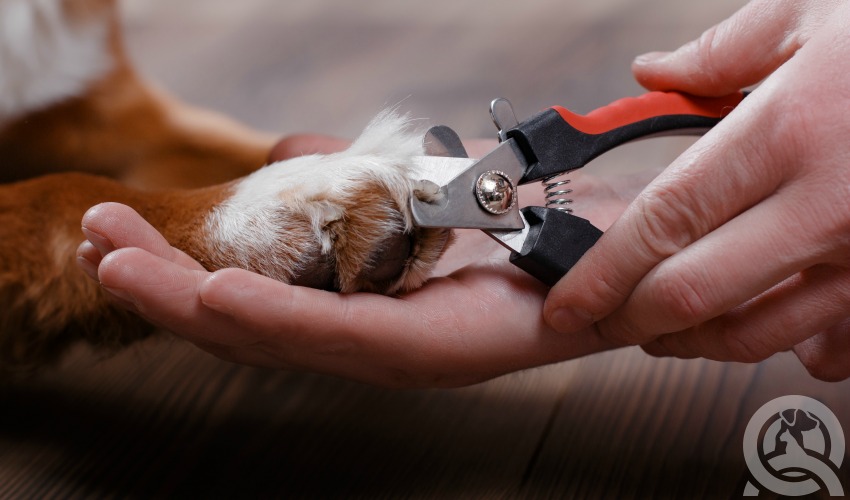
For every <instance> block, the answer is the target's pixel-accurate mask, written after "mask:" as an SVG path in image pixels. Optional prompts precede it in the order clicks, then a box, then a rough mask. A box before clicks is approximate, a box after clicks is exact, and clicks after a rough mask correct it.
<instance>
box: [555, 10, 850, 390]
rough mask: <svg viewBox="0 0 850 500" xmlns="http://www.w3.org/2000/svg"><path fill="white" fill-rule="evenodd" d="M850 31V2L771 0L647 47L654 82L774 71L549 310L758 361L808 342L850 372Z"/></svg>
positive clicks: (578, 327) (629, 217) (674, 169)
mask: <svg viewBox="0 0 850 500" xmlns="http://www.w3.org/2000/svg"><path fill="white" fill-rule="evenodd" d="M848 33H850V4H848V3H847V2H841V1H837V0H835V1H823V0H808V1H799V0H756V1H753V2H751V3H750V4H748V5H747V6H745V7H744V8H743V9H742V10H741V11H739V12H738V13H737V14H735V15H734V16H733V17H731V18H730V19H728V20H726V21H725V22H723V23H721V24H720V25H718V26H716V27H714V28H712V29H710V30H708V31H707V32H706V33H705V34H703V35H702V37H700V38H699V39H698V40H696V41H694V42H691V43H689V44H686V45H685V46H683V47H682V48H680V49H678V50H677V51H675V52H672V53H653V54H649V55H646V56H642V57H639V58H638V59H636V61H635V63H634V66H633V71H634V74H635V76H636V78H637V79H638V81H639V82H640V83H641V84H643V85H644V86H646V87H647V88H649V89H651V90H680V91H685V92H689V93H693V94H698V95H706V96H719V95H725V94H727V93H729V92H732V91H735V90H738V89H740V88H744V87H747V86H750V85H753V84H756V83H758V82H759V81H761V80H762V79H764V82H763V84H762V85H761V86H760V87H759V88H757V89H756V90H755V91H753V92H752V94H751V95H750V96H749V97H747V98H746V99H745V100H744V102H743V103H742V104H741V105H740V106H739V107H738V108H737V109H736V110H735V111H733V112H732V113H731V114H730V115H729V116H728V117H727V118H725V119H724V120H723V122H721V123H720V124H719V125H717V126H716V127H715V128H714V129H713V130H711V131H710V132H709V133H708V134H707V135H705V136H704V137H703V138H702V139H701V140H700V141H698V142H697V143H696V144H695V145H694V146H693V147H692V148H690V149H689V150H688V151H687V152H685V153H684V154H683V155H682V156H681V157H679V158H678V159H677V160H676V161H675V162H674V163H673V164H672V165H671V166H670V167H669V168H668V169H667V170H666V171H665V172H664V173H663V174H662V175H661V176H659V177H658V178H657V179H656V180H655V181H654V182H653V183H652V184H651V185H650V186H649V187H648V188H647V189H646V190H645V191H644V192H643V193H642V194H641V195H640V196H639V197H638V198H637V200H636V201H635V202H634V203H632V204H631V205H630V206H629V207H628V208H627V210H626V211H625V213H624V214H623V216H622V217H621V218H620V219H619V220H618V221H616V222H615V223H614V225H613V226H612V227H611V228H610V229H609V230H608V231H607V232H606V234H605V235H604V236H603V237H602V238H601V239H600V241H599V242H598V243H597V245H596V246H595V247H593V248H592V249H591V250H590V251H589V252H588V253H587V254H586V255H585V257H584V258H583V259H582V260H581V261H580V262H579V263H578V264H577V265H576V266H575V267H574V268H573V269H572V270H571V271H570V272H569V273H568V274H567V276H565V277H564V279H562V280H561V282H559V283H558V284H557V285H556V286H555V287H553V288H552V290H551V291H550V293H549V296H548V298H547V300H546V305H545V311H544V312H545V317H546V320H547V323H548V324H550V325H552V326H553V327H554V328H556V329H558V330H560V331H562V332H564V333H569V332H577V331H582V332H583V331H584V329H586V328H588V327H590V326H591V325H594V328H595V329H596V331H597V332H598V333H599V335H600V336H602V337H603V338H606V339H608V340H610V341H612V342H622V343H627V344H646V345H645V347H644V348H645V350H646V351H647V352H650V353H652V354H657V355H674V356H679V357H696V356H702V357H707V358H711V359H717V360H732V361H747V362H753V361H759V360H762V359H764V358H766V357H768V356H770V355H772V354H774V353H776V352H778V351H783V350H787V349H791V348H793V349H794V350H795V352H796V353H797V355H798V357H799V358H800V359H801V360H802V362H803V363H804V364H805V365H806V367H807V368H808V369H809V371H810V372H811V373H812V374H813V375H815V376H816V377H818V378H823V379H842V378H846V377H848V376H850V363H848V360H850V335H848V334H850V322H849V321H848V320H850V308H848V306H847V304H848V303H850V301H849V300H848V299H850V271H848V264H850V252H848V250H850V210H848V208H850V203H848V200H850V196H848V194H850V191H848V186H850V163H848V161H849V160H850V142H848V140H847V137H848V136H850V115H848V114H847V108H848V106H847V104H848V103H850V76H848V75H850V35H848ZM582 335H585V334H584V333H582Z"/></svg>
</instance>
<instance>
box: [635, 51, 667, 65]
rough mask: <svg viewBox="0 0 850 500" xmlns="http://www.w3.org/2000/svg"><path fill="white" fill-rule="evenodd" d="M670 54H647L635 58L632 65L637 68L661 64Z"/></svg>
mask: <svg viewBox="0 0 850 500" xmlns="http://www.w3.org/2000/svg"><path fill="white" fill-rule="evenodd" d="M670 54H672V52H647V53H646V54H641V55H639V56H637V57H635V60H634V64H635V65H637V66H649V65H652V64H658V63H660V62H663V61H664V59H666V58H667V57H669V56H670Z"/></svg>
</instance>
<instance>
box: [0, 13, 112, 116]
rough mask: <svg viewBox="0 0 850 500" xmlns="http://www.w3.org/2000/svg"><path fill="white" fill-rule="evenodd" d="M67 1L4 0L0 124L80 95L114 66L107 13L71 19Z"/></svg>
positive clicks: (0, 25) (0, 35)
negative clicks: (74, 20) (65, 9)
mask: <svg viewBox="0 0 850 500" xmlns="http://www.w3.org/2000/svg"><path fill="white" fill-rule="evenodd" d="M63 3H65V0H0V122H2V121H5V120H8V119H10V118H14V117H15V116H18V115H21V114H24V113H27V112H30V111H35V110H38V109H40V108H43V107H45V106H48V105H50V104H54V103H56V102H58V101H61V100H63V99H66V98H68V97H71V96H74V95H78V94H80V93H81V92H83V91H84V90H85V89H86V87H87V86H88V85H90V84H91V83H92V82H93V81H94V80H95V79H97V78H98V77H101V76H103V75H104V74H105V73H106V72H107V71H108V70H109V69H110V67H111V65H112V62H113V61H112V59H111V57H110V52H109V44H108V35H109V18H108V12H104V13H103V15H102V16H101V17H99V18H98V17H94V16H92V17H87V18H86V21H85V22H83V21H76V22H72V20H70V19H69V18H68V16H67V15H66V13H65V11H64V8H63Z"/></svg>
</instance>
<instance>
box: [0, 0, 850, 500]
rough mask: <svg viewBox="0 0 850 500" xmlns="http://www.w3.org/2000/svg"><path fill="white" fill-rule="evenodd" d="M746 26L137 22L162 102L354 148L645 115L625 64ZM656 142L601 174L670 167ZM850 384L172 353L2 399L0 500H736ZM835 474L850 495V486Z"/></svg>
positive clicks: (727, 8) (614, 361)
mask: <svg viewBox="0 0 850 500" xmlns="http://www.w3.org/2000/svg"><path fill="white" fill-rule="evenodd" d="M740 3H741V2H738V1H728V0H723V1H713V2H681V1H677V0H632V1H629V0H596V1H593V2H580V1H577V0H574V1H569V0H559V1H556V0H527V1H525V2H493V1H492V0H490V1H486V2H485V1H473V2H398V1H394V0H379V1H363V2H331V1H330V0H311V1H309V2H280V1H277V0H240V1H239V2H233V1H229V0H181V1H180V2H173V1H170V0H133V1H128V2H126V4H125V5H126V11H125V17H126V24H127V30H128V36H129V44H130V49H131V52H132V53H133V55H134V58H135V59H136V60H137V61H138V62H139V64H140V65H141V67H142V68H143V69H144V71H145V72H146V73H147V74H148V75H150V76H151V77H152V78H154V79H155V80H157V81H159V82H160V83H161V84H162V85H163V86H165V87H167V88H170V89H171V90H173V91H175V92H176V93H178V94H179V95H181V96H182V97H184V98H185V99H188V100H190V101H192V102H195V103H198V104H202V105H206V106H209V107H213V108H217V109H220V110H222V111H224V112H227V113H229V114H231V115H234V116H237V117H239V118H241V119H243V120H244V121H246V122H248V123H250V124H253V125H255V126H258V127H262V128H266V129H269V130H274V131H278V132H280V133H289V132H295V131H303V130H313V131H320V132H326V133H332V134H337V135H341V136H352V135H354V134H356V133H357V132H358V131H359V129H360V128H361V127H362V126H363V125H364V124H365V123H366V122H367V121H368V120H369V119H370V118H371V116H372V115H374V114H375V113H376V112H377V111H379V110H380V109H381V108H382V107H384V106H386V105H393V104H398V103H401V104H400V106H401V107H402V109H404V110H408V111H410V112H411V113H412V114H413V115H414V116H419V117H424V118H428V119H429V120H431V121H432V122H434V123H436V122H441V123H446V124H449V125H451V126H453V127H454V128H455V129H456V130H458V131H459V132H461V134H462V135H464V136H467V137H470V136H479V135H491V134H492V132H493V131H494V130H493V129H492V125H491V124H490V122H489V119H488V115H487V105H488V103H489V101H490V99H492V98H494V97H498V96H505V97H508V98H510V99H511V100H512V101H513V102H514V105H515V107H516V109H517V112H518V114H519V115H520V116H521V117H522V116H527V115H529V114H531V113H532V112H534V111H536V110H539V109H541V108H544V107H546V106H549V105H553V104H561V105H565V106H567V107H570V108H572V109H574V110H576V111H580V112H585V111H588V110H590V109H592V108H594V107H597V106H600V105H602V104H605V103H606V102H608V101H610V100H613V99H616V98H618V97H622V96H625V95H634V94H636V93H638V92H639V89H638V87H637V86H636V85H635V84H634V83H633V82H632V81H631V79H630V74H629V62H630V60H631V58H632V57H633V56H634V55H636V54H638V53H640V52H643V51H647V50H652V49H666V48H673V47H675V46H677V45H678V44H680V43H682V42H684V41H686V40H688V39H690V38H693V37H695V36H697V35H698V34H699V33H700V32H701V30H702V29H704V28H705V27H707V26H709V25H710V24H712V23H714V22H716V21H719V20H721V19H723V18H724V17H726V16H728V15H729V14H730V13H732V12H734V11H735V10H736V9H737V8H738V7H739V6H740ZM680 147H681V142H675V141H674V142H669V141H648V142H645V143H643V144H642V145H640V146H639V147H637V148H634V149H630V150H629V153H628V154H627V155H623V154H620V155H617V154H613V155H611V156H608V157H606V158H603V159H601V160H598V161H597V162H596V165H595V166H594V168H598V169H600V170H606V171H614V172H617V171H625V170H628V169H636V168H638V169H639V168H657V167H660V166H662V165H664V164H665V163H666V162H669V161H670V160H671V159H672V158H673V156H674V155H675V154H676V150H677V149H676V148H680ZM848 389H850V383H840V384H826V383H821V382H818V381H815V380H813V379H811V378H810V377H808V375H807V374H806V373H805V371H804V370H803V369H802V368H801V367H800V366H799V365H798V363H797V362H796V361H795V359H794V358H793V356H790V355H780V356H776V357H774V358H772V359H770V360H768V361H766V362H764V363H761V364H759V365H738V364H721V363H715V362H707V361H701V360H691V361H680V360H669V359H663V360H658V359H653V358H650V357H648V356H646V355H644V354H643V353H642V352H641V351H639V350H636V349H624V350H620V351H616V352H610V353H604V354H600V355H596V356H591V357H589V358H586V359H580V360H575V361H571V362H565V363H562V364H559V365H554V366H549V367H545V368H540V369H535V370H529V371H526V372H523V373H519V374H513V375H509V376H505V377H503V378H500V379H497V380H494V381H491V382H488V383H485V384H481V385H478V386H474V387H469V388H464V389H458V390H421V391H388V390H382V389H376V388H372V387H368V386H364V385H359V384H356V383H351V382H347V381H344V380H337V379H333V378H329V377H324V376H318V375H312V374H299V373H285V372H272V371H267V370H260V369H254V368H247V367H240V366H235V365H231V364H228V363H225V362H222V361H219V360H217V359H215V358H213V357H211V356H209V355H207V354H204V353H203V352H200V351H198V350H197V349H195V348H194V347H192V346H189V345H186V344H184V343H182V342H179V341H176V340H172V341H165V342H148V343H146V344H143V345H140V346H138V347H136V348H133V349H131V350H129V351H127V352H124V353H121V354H120V355H118V356H116V357H113V358H110V359H105V360H101V359H98V358H97V357H95V356H93V355H91V354H90V353H88V352H86V351H85V350H83V349H80V350H78V351H76V352H75V353H73V355H72V356H71V357H70V358H69V359H68V361H67V362H66V363H65V364H63V365H62V366H61V367H60V368H58V369H56V370H53V371H50V372H48V373H44V374H41V375H39V376H36V377H33V378H31V379H27V380H21V381H17V382H6V383H3V384H0V498H23V497H33V498H49V497H60V498H65V497H87V498H98V497H118V498H148V497H156V498H159V497H197V498H243V497H246V498H267V497H284V498H326V497H331V498H333V497H354V498H397V497H404V498H440V499H442V498H571V497H591V498H595V497H601V496H605V497H612V498H621V497H682V498H691V497H718V496H719V497H729V496H733V495H739V494H740V493H741V491H742V488H743V486H744V484H745V482H746V480H747V469H746V466H745V464H744V457H743V454H742V436H743V432H744V428H745V426H746V424H747V421H748V420H749V418H750V416H751V415H753V413H754V412H755V411H756V410H757V409H758V408H759V407H760V406H761V405H762V404H763V403H765V402H766V401H768V400H770V399H772V398H774V397H777V396H781V395H786V394H803V395H807V396H810V397H814V398H817V399H820V400H821V401H823V402H824V403H826V404H827V405H828V406H829V407H830V408H831V409H832V410H833V412H835V414H836V415H837V416H838V418H839V421H840V422H841V423H842V424H843V426H844V428H845V429H848V430H850V398H847V397H846V394H847V391H848ZM847 469H848V468H847V467H845V470H844V471H842V475H841V477H842V479H843V481H844V484H845V487H850V473H848V472H847Z"/></svg>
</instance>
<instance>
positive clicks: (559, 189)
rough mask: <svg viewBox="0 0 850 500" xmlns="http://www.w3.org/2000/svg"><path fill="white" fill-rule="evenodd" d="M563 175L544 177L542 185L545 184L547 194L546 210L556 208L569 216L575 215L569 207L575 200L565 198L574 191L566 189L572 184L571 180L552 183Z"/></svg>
mask: <svg viewBox="0 0 850 500" xmlns="http://www.w3.org/2000/svg"><path fill="white" fill-rule="evenodd" d="M561 175H562V174H555V175H550V176H548V177H544V178H543V180H542V181H541V183H542V184H543V192H544V193H545V194H546V208H554V209H555V210H560V211H562V212H566V213H568V214H571V213H573V209H572V208H571V207H569V206H567V205H571V204H572V203H573V200H572V199H571V198H565V196H566V195H568V194H570V193H572V192H573V190H572V189H569V188H564V186H566V185H567V184H569V183H570V180H569V179H563V180H560V181H555V182H552V181H553V180H554V179H555V178H557V177H560V176H561Z"/></svg>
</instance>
